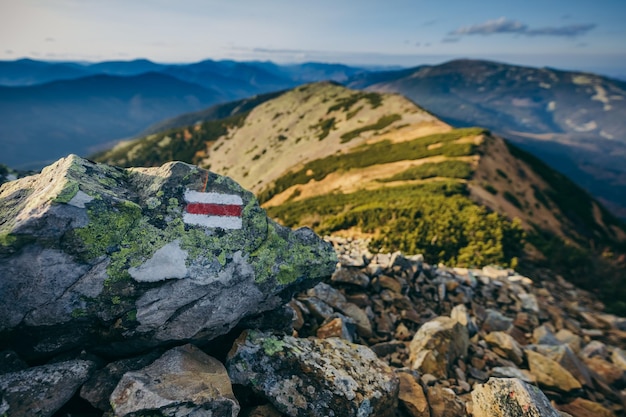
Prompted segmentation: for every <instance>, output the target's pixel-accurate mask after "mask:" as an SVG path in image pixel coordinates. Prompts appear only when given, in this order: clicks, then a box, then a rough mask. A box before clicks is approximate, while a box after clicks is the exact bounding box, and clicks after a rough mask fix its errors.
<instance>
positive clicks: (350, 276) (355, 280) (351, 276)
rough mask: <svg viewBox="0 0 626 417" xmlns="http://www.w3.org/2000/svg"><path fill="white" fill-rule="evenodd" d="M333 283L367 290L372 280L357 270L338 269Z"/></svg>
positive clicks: (332, 278) (332, 279)
mask: <svg viewBox="0 0 626 417" xmlns="http://www.w3.org/2000/svg"><path fill="white" fill-rule="evenodd" d="M331 281H332V282H334V283H337V284H350V285H354V286H357V287H361V288H367V286H368V285H369V284H370V278H369V277H368V276H367V275H365V274H364V273H363V272H361V270H359V269H357V268H338V269H337V270H336V271H335V273H334V274H333V275H332V277H331Z"/></svg>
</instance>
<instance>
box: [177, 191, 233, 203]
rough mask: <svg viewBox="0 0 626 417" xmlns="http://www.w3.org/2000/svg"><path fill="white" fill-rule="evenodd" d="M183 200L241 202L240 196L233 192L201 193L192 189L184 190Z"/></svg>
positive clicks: (194, 201) (192, 201)
mask: <svg viewBox="0 0 626 417" xmlns="http://www.w3.org/2000/svg"><path fill="white" fill-rule="evenodd" d="M185 201H187V202H189V203H208V204H234V205H242V204H243V200H242V199H241V197H240V196H238V195H235V194H220V193H201V192H198V191H192V190H187V191H185Z"/></svg>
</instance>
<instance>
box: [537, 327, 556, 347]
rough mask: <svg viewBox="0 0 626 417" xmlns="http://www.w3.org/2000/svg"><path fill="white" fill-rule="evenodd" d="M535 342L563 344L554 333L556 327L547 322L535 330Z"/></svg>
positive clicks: (540, 343) (539, 343)
mask: <svg viewBox="0 0 626 417" xmlns="http://www.w3.org/2000/svg"><path fill="white" fill-rule="evenodd" d="M533 342H534V343H536V344H538V345H554V346H558V345H561V344H562V342H561V341H560V340H559V339H557V338H556V336H555V335H554V328H553V327H552V326H549V325H547V324H542V325H541V326H539V327H537V328H535V330H533Z"/></svg>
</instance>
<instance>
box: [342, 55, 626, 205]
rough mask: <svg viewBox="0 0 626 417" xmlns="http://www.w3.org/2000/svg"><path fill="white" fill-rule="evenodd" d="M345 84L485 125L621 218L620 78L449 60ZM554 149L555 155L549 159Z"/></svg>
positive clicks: (625, 107)
mask: <svg viewBox="0 0 626 417" xmlns="http://www.w3.org/2000/svg"><path fill="white" fill-rule="evenodd" d="M346 85H347V86H349V87H353V88H364V89H367V90H371V91H380V92H395V93H399V94H403V95H405V96H406V97H408V98H409V99H411V100H413V101H414V102H416V103H417V104H419V105H421V106H424V107H426V108H428V109H429V110H430V111H432V112H433V113H434V114H436V115H437V116H438V117H440V118H442V120H444V121H446V122H448V123H451V124H454V125H456V126H474V125H480V126H484V127H486V128H488V129H490V130H492V131H494V132H495V133H497V134H499V135H501V136H503V137H506V138H507V139H509V140H512V141H513V142H514V143H516V144H518V145H519V146H521V147H522V148H524V149H526V150H528V151H531V152H532V153H533V154H535V155H537V156H539V157H540V158H542V159H543V160H544V161H546V162H548V163H549V164H551V165H552V166H553V167H555V168H557V169H558V170H560V171H561V172H563V173H565V174H566V175H568V176H569V177H571V178H573V179H574V180H575V181H576V182H577V183H578V184H579V185H582V186H583V187H584V188H585V189H587V190H588V191H590V192H592V193H593V194H594V195H595V196H596V197H597V198H600V199H602V201H603V202H605V203H606V204H607V205H608V206H610V208H611V209H612V211H613V212H614V213H616V214H618V215H620V216H621V217H625V216H626V197H623V196H625V195H626V185H625V184H626V169H625V168H624V167H623V163H621V161H623V158H624V157H625V156H626V124H624V121H623V117H622V115H623V114H626V83H624V82H623V81H620V80H617V79H611V78H608V77H602V76H599V75H596V74H590V73H583V72H571V71H561V70H554V69H551V68H533V67H521V66H513V65H507V64H503V63H498V62H490V61H477V60H454V61H450V62H447V63H444V64H441V65H426V66H419V67H415V68H412V69H408V70H402V71H397V72H387V73H382V74H380V73H379V74H362V75H360V76H357V77H355V78H353V79H352V80H349V81H348V82H347V83H346ZM557 148H558V150H556V149H557ZM557 153H558V154H559V156H560V157H559V158H554V155H555V154H557ZM609 185H610V186H609Z"/></svg>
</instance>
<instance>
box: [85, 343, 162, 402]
mask: <svg viewBox="0 0 626 417" xmlns="http://www.w3.org/2000/svg"><path fill="white" fill-rule="evenodd" d="M159 356H161V352H159V351H153V352H151V353H149V354H147V355H143V356H138V357H135V358H129V359H123V360H120V361H116V362H111V363H109V364H108V365H107V366H105V367H104V368H102V369H99V370H97V371H96V372H94V373H93V375H92V376H91V378H89V380H88V381H87V382H85V383H84V384H83V386H82V387H81V388H80V396H81V397H82V398H83V399H85V400H87V401H88V402H89V403H90V404H91V405H92V406H94V407H95V408H98V409H100V410H102V411H108V410H110V409H111V403H110V402H109V397H111V394H112V393H113V391H114V390H115V387H116V386H117V384H118V383H119V382H120V379H122V376H124V374H125V373H126V372H129V371H136V370H138V369H141V368H143V367H146V366H148V365H150V364H151V363H152V362H154V361H155V360H156V359H157V358H158V357H159Z"/></svg>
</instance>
